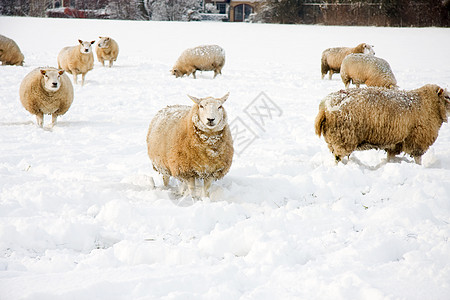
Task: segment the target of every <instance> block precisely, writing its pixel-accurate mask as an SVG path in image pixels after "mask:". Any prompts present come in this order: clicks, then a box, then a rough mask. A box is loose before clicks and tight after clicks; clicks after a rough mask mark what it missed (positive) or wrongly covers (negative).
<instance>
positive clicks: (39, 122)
mask: <svg viewBox="0 0 450 300" xmlns="http://www.w3.org/2000/svg"><path fill="white" fill-rule="evenodd" d="M36 121H37V125H38V126H39V127H42V126H43V125H44V114H43V113H42V112H38V113H37V114H36Z"/></svg>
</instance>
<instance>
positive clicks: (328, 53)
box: [321, 43, 375, 80]
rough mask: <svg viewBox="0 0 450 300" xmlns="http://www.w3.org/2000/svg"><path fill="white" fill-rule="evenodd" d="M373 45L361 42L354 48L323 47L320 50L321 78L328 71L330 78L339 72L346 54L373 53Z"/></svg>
mask: <svg viewBox="0 0 450 300" xmlns="http://www.w3.org/2000/svg"><path fill="white" fill-rule="evenodd" d="M373 47H374V46H371V45H369V44H366V43H362V44H359V45H358V46H356V47H354V48H349V47H336V48H328V49H325V50H324V51H323V52H322V59H321V71H322V79H323V78H324V77H325V74H327V73H328V72H330V73H329V75H328V76H329V79H330V80H331V77H332V76H333V74H334V73H339V72H340V70H341V64H342V61H343V60H344V58H345V57H346V56H347V55H349V54H351V53H363V54H369V55H375V51H374V50H373Z"/></svg>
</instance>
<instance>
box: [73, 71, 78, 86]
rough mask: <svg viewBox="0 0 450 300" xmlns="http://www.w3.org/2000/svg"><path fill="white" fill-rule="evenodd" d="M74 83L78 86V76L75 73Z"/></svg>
mask: <svg viewBox="0 0 450 300" xmlns="http://www.w3.org/2000/svg"><path fill="white" fill-rule="evenodd" d="M73 82H74V83H75V84H78V74H77V73H75V72H73Z"/></svg>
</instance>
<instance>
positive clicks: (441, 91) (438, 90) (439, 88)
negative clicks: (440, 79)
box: [436, 87, 444, 96]
mask: <svg viewBox="0 0 450 300" xmlns="http://www.w3.org/2000/svg"><path fill="white" fill-rule="evenodd" d="M436 93H437V94H438V96H441V95H442V94H443V93H444V90H443V89H442V88H441V87H437V90H436Z"/></svg>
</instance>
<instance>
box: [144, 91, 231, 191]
mask: <svg viewBox="0 0 450 300" xmlns="http://www.w3.org/2000/svg"><path fill="white" fill-rule="evenodd" d="M189 97H190V98H191V99H192V101H194V102H195V104H194V105H193V106H192V107H190V106H185V105H174V106H168V107H166V108H164V109H162V110H160V111H159V112H158V113H157V114H156V116H155V117H154V118H153V120H152V122H151V123H150V127H149V129H148V134H147V146H148V155H149V157H150V160H151V161H152V164H153V168H154V169H155V170H156V171H158V172H159V173H160V174H162V175H163V181H164V185H165V186H167V185H168V184H169V179H170V176H173V177H175V178H177V179H179V180H181V181H182V182H183V183H184V184H187V186H188V188H189V191H190V193H191V195H192V196H195V195H194V191H195V180H196V179H203V193H202V194H203V196H205V197H208V196H209V188H210V186H211V183H212V181H213V180H218V179H221V178H222V177H223V176H225V174H227V173H228V170H229V169H230V166H231V162H232V160H233V140H232V137H231V132H230V128H229V126H228V123H227V114H226V112H225V109H224V108H223V107H222V105H223V103H224V102H225V101H226V100H227V98H228V94H226V95H225V96H223V97H222V98H213V97H207V98H202V99H198V98H195V97H192V96H189Z"/></svg>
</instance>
